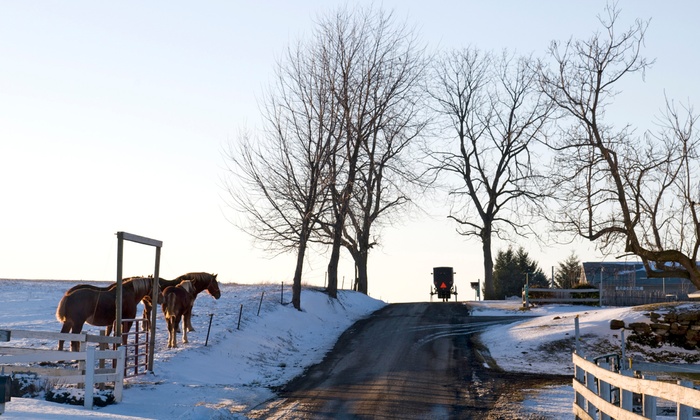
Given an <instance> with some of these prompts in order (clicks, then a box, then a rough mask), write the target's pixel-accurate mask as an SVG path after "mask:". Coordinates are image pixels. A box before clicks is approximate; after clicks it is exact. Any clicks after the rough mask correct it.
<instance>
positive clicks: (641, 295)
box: [580, 261, 697, 306]
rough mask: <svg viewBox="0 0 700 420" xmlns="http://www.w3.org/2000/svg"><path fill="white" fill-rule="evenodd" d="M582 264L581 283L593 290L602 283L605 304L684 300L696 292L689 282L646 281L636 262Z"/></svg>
mask: <svg viewBox="0 0 700 420" xmlns="http://www.w3.org/2000/svg"><path fill="white" fill-rule="evenodd" d="M581 265H582V268H583V269H582V270H581V278H580V282H581V283H588V284H591V285H593V286H596V287H598V286H599V285H600V284H601V282H602V284H603V295H604V304H606V305H612V306H615V305H642V304H646V303H654V302H665V301H676V300H687V299H688V294H689V293H692V292H695V291H697V288H696V287H695V286H694V285H693V284H692V283H691V282H690V281H689V280H688V279H683V278H677V277H667V278H649V277H648V276H647V273H646V271H645V270H644V266H643V265H642V263H641V262H639V261H615V262H584V263H582V264H581Z"/></svg>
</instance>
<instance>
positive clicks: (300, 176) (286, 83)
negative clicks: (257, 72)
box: [227, 43, 338, 309]
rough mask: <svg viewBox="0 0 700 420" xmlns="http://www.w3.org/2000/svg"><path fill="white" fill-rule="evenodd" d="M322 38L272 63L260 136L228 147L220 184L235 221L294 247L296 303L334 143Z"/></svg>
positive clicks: (281, 248)
mask: <svg viewBox="0 0 700 420" xmlns="http://www.w3.org/2000/svg"><path fill="white" fill-rule="evenodd" d="M327 58H328V57H327V56H326V55H325V54H324V49H323V46H322V45H314V44H303V43H300V44H298V45H297V46H296V48H290V49H289V50H288V52H287V55H286V57H285V60H284V61H282V62H280V64H279V65H278V67H277V83H276V84H275V85H274V87H273V89H272V90H271V91H270V93H269V94H268V95H267V98H266V102H265V107H264V117H265V122H266V130H265V132H264V137H263V138H262V139H260V140H255V139H251V138H250V137H249V136H248V135H243V136H242V138H241V142H240V143H239V145H238V147H233V146H231V147H230V148H229V150H228V152H227V158H228V161H229V171H230V177H229V182H228V184H227V186H228V191H229V193H230V197H231V202H232V205H233V207H234V208H235V209H236V210H237V211H239V212H240V213H241V214H244V215H245V216H246V220H245V221H244V222H242V223H239V224H238V225H239V227H241V228H242V229H243V230H244V231H245V232H247V233H249V234H250V235H251V236H253V238H255V239H256V240H257V241H258V242H259V243H262V244H264V245H265V247H266V248H267V249H268V250H269V251H272V252H278V253H279V252H296V254H297V259H296V266H295V269H294V279H293V286H292V304H293V305H294V307H295V308H297V309H301V279H302V272H303V265H304V258H305V255H306V250H307V244H308V242H309V240H310V238H311V237H312V233H313V231H314V230H315V229H317V228H318V224H317V223H318V221H319V218H320V216H321V214H322V212H323V211H324V210H325V209H326V208H327V206H326V205H327V203H328V198H329V197H328V194H329V190H328V186H329V180H330V174H329V173H328V170H329V167H330V165H329V164H330V160H331V158H332V156H333V153H334V149H333V148H334V147H335V143H336V140H335V139H336V137H335V133H336V125H337V122H338V118H337V113H338V109H337V108H336V102H335V101H334V100H333V98H332V96H331V95H332V92H331V87H330V85H329V78H328V74H329V68H328V65H329V63H328V60H327Z"/></svg>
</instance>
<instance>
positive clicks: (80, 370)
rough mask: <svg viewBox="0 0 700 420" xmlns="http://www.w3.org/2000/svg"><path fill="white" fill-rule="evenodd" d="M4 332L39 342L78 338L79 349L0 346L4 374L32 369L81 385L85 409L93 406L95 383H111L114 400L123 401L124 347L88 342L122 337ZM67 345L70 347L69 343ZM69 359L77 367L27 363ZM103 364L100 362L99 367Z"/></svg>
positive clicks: (0, 365)
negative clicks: (107, 365) (110, 365)
mask: <svg viewBox="0 0 700 420" xmlns="http://www.w3.org/2000/svg"><path fill="white" fill-rule="evenodd" d="M3 333H4V334H3V335H5V336H8V338H9V339H10V340H12V339H40V340H42V341H51V342H53V341H55V342H56V343H57V342H58V340H65V341H80V342H81V343H80V344H81V346H80V351H77V352H69V351H58V350H47V349H39V348H28V347H19V346H13V347H0V367H2V369H4V371H5V373H13V372H23V373H26V372H32V373H35V374H37V375H38V376H40V377H42V378H45V379H47V380H49V381H52V382H56V383H60V384H84V385H85V408H92V405H93V397H94V386H95V384H96V383H104V382H113V383H114V399H115V401H117V402H120V401H121V400H122V391H123V387H124V360H125V349H124V347H119V348H118V349H117V350H98V349H96V348H95V346H92V345H88V343H97V344H99V343H103V344H105V343H106V344H114V343H120V342H121V340H120V339H119V338H115V337H105V336H96V335H90V334H83V333H81V334H62V333H55V332H47V331H23V330H11V331H7V330H5V331H3ZM67 347H70V345H68V346H67ZM65 360H72V361H77V362H78V367H77V368H75V367H70V366H64V367H36V366H33V365H28V364H30V363H42V362H49V363H55V362H61V361H65ZM107 360H109V361H111V360H114V361H116V363H115V365H114V367H113V368H103V367H97V365H98V362H100V361H107ZM103 364H104V363H99V365H100V366H102V365H103Z"/></svg>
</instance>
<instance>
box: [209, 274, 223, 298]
mask: <svg viewBox="0 0 700 420" xmlns="http://www.w3.org/2000/svg"><path fill="white" fill-rule="evenodd" d="M216 276H217V274H212V275H211V280H209V286H207V292H209V294H210V295H212V296H213V297H214V299H218V298H220V297H221V290H219V282H218V281H216Z"/></svg>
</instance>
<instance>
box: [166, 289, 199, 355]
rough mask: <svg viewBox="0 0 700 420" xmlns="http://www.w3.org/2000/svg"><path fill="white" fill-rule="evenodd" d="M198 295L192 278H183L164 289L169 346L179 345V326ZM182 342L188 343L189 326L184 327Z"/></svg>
mask: <svg viewBox="0 0 700 420" xmlns="http://www.w3.org/2000/svg"><path fill="white" fill-rule="evenodd" d="M196 297H197V291H196V290H195V288H194V285H193V284H192V281H191V280H183V281H182V282H180V284H178V285H177V286H168V287H166V288H165V289H164V290H163V304H162V306H161V307H162V308H163V314H164V315H165V322H166V323H167V324H168V348H173V347H177V327H178V325H180V320H181V319H182V317H183V316H184V315H185V312H187V311H188V310H190V308H191V307H192V304H193V303H194V299H195V298H196ZM182 342H183V343H187V328H183V329H182Z"/></svg>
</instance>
